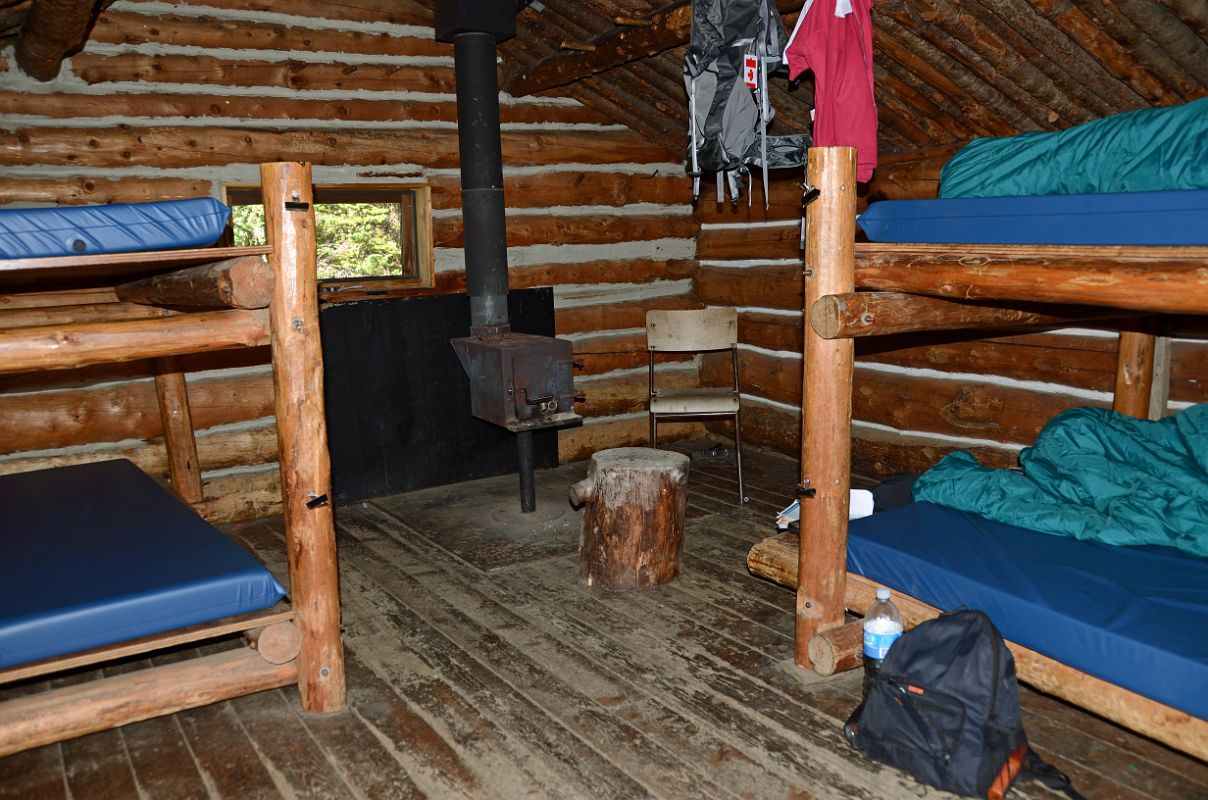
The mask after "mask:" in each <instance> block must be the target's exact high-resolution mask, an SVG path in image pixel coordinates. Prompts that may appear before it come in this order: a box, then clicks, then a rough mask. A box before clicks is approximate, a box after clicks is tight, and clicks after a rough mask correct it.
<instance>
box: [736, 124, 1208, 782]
mask: <svg viewBox="0 0 1208 800" xmlns="http://www.w3.org/2000/svg"><path fill="white" fill-rule="evenodd" d="M808 183H809V185H811V186H814V187H817V188H818V189H819V190H820V194H819V196H818V198H817V200H815V201H814V202H813V203H812V204H811V205H810V206H809V208H808V210H807V214H806V226H807V233H806V242H807V245H806V253H805V285H806V291H805V317H804V319H805V323H804V326H803V327H804V334H805V335H804V361H805V369H804V387H805V391H804V394H803V401H802V417H803V419H802V457H801V488H800V492H801V494H802V514H801V530H800V535H799V538H798V539H797V541H789V540H786V537H785V536H784V535H781V536H777V537H771V538H769V539H767V540H765V541H764V542H761V543H759V544H756V545H755V547H754V548H753V549H752V551H751V554H750V556H749V558H748V565H749V566H750V568H751V571H752V572H753V573H754V574H756V575H760V576H762V577H766V578H769V579H772V580H775V581H777V582H779V583H782V584H784V585H787V586H791V587H794V588H796V590H797V604H796V655H795V660H796V663H797V664H798V665H799V666H802V667H805V668H817V667H818V666H819V665H818V664H817V663H814V660H815V659H817V660H825V661H826V662H827V663H826V664H825V666H823V667H822V668H821V671H822V672H823V673H824V674H829V673H830V671H835V670H837V669H844V668H852V667H855V666H856V665H857V664H858V663H859V644H858V642H859V639H860V637H859V633H858V626H859V625H860V623H859V622H855V623H849V624H848V625H844V611H845V609H851V610H853V611H856V612H858V613H863V612H864V611H866V610H867V608H868V606H870V605H871V604H872V602H873V601H874V597H875V592H876V589H877V588H878V586H879V585H878V584H877V583H876V582H874V581H871V580H868V579H866V578H864V577H862V576H859V575H854V574H849V573H848V572H847V569H846V558H847V518H848V504H849V489H850V487H851V446H850V443H851V417H852V415H851V408H852V403H851V391H852V374H853V365H854V341H853V339H854V337H857V336H868V335H881V334H888V333H901V332H905V331H922V330H945V329H957V328H962V329H974V328H1002V327H1004V326H1009V325H1030V324H1037V323H1055V324H1065V323H1069V322H1074V321H1078V320H1086V319H1103V318H1113V317H1130V316H1131V317H1136V316H1137V315H1138V312H1140V313H1141V315H1142V316H1141V318H1140V319H1135V320H1131V321H1130V322H1129V324H1128V325H1127V327H1128V328H1129V330H1122V331H1121V333H1120V344H1119V351H1118V356H1117V373H1116V385H1115V400H1114V404H1113V407H1114V408H1115V410H1116V411H1119V412H1121V413H1126V414H1131V415H1134V416H1139V417H1142V418H1144V417H1145V416H1146V415H1147V413H1148V410H1149V405H1150V396H1151V387H1152V381H1153V365H1154V353H1155V336H1154V335H1153V332H1152V331H1153V330H1154V328H1153V327H1152V326H1151V324H1150V321H1149V320H1147V319H1145V317H1144V316H1143V315H1144V314H1147V313H1148V314H1155V313H1184V314H1208V247H1083V246H1079V247H1072V246H1022V245H1012V246H984V245H918V244H913V245H912V244H865V243H856V242H855V217H856V157H855V150H854V149H852V148H845V147H834V148H814V149H812V150H811V151H810V154H809V167H808ZM857 288H860V289H865V290H875V291H871V292H870V291H864V292H860V293H858V294H857V293H856V292H855V290H856V289H857ZM960 300H980V301H986V302H983V303H979V304H978V305H975V306H972V305H969V304H966V303H961V302H958V301H960ZM1044 303H1054V304H1056V303H1060V304H1078V305H1077V306H1076V307H1074V306H1070V305H1060V306H1058V305H1054V306H1051V309H1052V311H1051V313H1050V312H1048V311H1047V310H1046V307H1045V306H1043V305H1042V306H1039V308H1040V309H1041V310H1039V311H1038V310H1037V308H1038V307H1037V306H1036V305H1034V304H1044ZM895 592H897V590H896V589H895ZM898 596H899V598H900V600H899V607H900V608H901V610H902V613H903V617H904V618H905V621H906V623H907V624H908V625H913V624H917V623H918V622H921V621H923V620H924V619H928V618H931V617H934V616H936V615H938V613H939V611H938V610H937V609H935V608H932V607H931V606H929V605H927V604H925V603H922V602H920V601H918V600H916V599H914V598H911V597H902V596H901V594H900V592H899V593H898ZM820 645H824V646H820ZM1008 645H1009V646H1010V647H1011V649H1012V652H1013V653H1014V654H1015V659H1016V667H1017V670H1018V675H1019V678H1020V679H1021V680H1023V681H1025V682H1026V683H1029V684H1031V685H1033V686H1035V687H1036V688H1038V689H1040V690H1041V691H1044V692H1047V693H1049V694H1053V695H1056V696H1058V697H1061V698H1063V699H1065V700H1068V701H1070V702H1072V703H1074V704H1075V705H1079V706H1081V707H1083V708H1085V709H1087V710H1089V711H1092V712H1094V713H1096V714H1099V715H1101V716H1103V717H1106V718H1108V719H1110V720H1113V721H1115V722H1117V723H1119V724H1121V725H1123V726H1124V727H1127V728H1130V729H1132V730H1135V731H1137V732H1138V733H1141V734H1144V735H1146V736H1150V737H1152V738H1154V739H1157V740H1159V741H1161V742H1163V743H1165V744H1167V745H1169V746H1171V747H1174V748H1176V749H1179V750H1182V751H1184V752H1186V753H1189V754H1191V755H1194V756H1196V757H1198V758H1200V759H1205V760H1208V721H1205V720H1203V719H1199V718H1197V717H1193V716H1191V715H1189V714H1187V713H1185V712H1183V711H1180V710H1177V709H1174V708H1171V707H1170V706H1167V705H1164V704H1162V703H1158V702H1156V701H1154V700H1151V699H1149V698H1146V697H1144V696H1141V695H1139V694H1136V693H1134V692H1132V691H1129V690H1127V689H1124V688H1122V687H1120V686H1116V685H1114V684H1111V683H1108V682H1107V681H1104V680H1101V679H1099V678H1096V677H1094V676H1091V675H1087V674H1085V673H1083V672H1081V671H1079V670H1076V669H1074V668H1072V667H1069V666H1068V665H1065V664H1062V663H1059V662H1057V661H1054V660H1053V659H1050V658H1048V657H1046V656H1044V655H1042V654H1040V653H1037V652H1035V651H1032V650H1029V649H1027V648H1024V647H1020V646H1018V645H1016V644H1014V643H1008ZM811 652H812V653H813V654H814V656H815V659H811ZM823 654H826V656H827V657H826V658H825V659H822V655H823Z"/></svg>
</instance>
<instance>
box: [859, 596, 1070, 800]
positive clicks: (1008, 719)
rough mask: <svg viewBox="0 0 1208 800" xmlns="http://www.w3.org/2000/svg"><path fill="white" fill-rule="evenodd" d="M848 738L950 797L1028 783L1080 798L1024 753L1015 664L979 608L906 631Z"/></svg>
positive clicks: (993, 793)
mask: <svg viewBox="0 0 1208 800" xmlns="http://www.w3.org/2000/svg"><path fill="white" fill-rule="evenodd" d="M844 733H845V734H846V736H847V740H848V741H849V742H851V743H852V744H853V745H855V746H856V747H857V748H859V749H860V750H861V751H863V753H864V754H865V755H866V756H868V757H869V758H871V759H874V760H876V761H881V762H884V763H886V764H890V765H892V766H895V767H898V768H899V769H902V770H905V771H906V772H909V773H910V774H911V775H913V776H914V777H915V778H917V779H918V780H919V781H922V782H923V783H927V784H930V785H932V786H935V787H938V788H940V789H945V790H947V791H950V792H954V793H956V794H961V795H965V796H968V797H987V798H990V799H991V800H996V798H1002V797H1003V796H1004V795H1006V793H1007V791H1008V790H1009V789H1010V787H1011V784H1012V783H1013V782H1014V780H1015V779H1016V778H1017V777H1019V776H1024V777H1031V778H1036V779H1039V780H1041V781H1043V782H1044V783H1045V784H1046V785H1047V786H1050V787H1051V788H1054V789H1059V790H1062V791H1065V793H1066V794H1067V795H1068V796H1069V797H1071V798H1078V797H1080V795H1078V793H1077V792H1074V790H1073V789H1072V788H1070V784H1069V780H1068V779H1067V778H1066V777H1065V776H1064V775H1062V774H1061V773H1060V772H1058V771H1057V770H1055V769H1053V768H1052V767H1050V766H1049V765H1048V764H1046V763H1044V761H1042V760H1041V759H1040V758H1039V757H1038V756H1037V755H1036V754H1035V753H1033V752H1031V751H1030V750H1029V749H1028V742H1027V736H1026V735H1025V734H1024V730H1023V721H1022V719H1021V715H1020V708H1019V685H1018V684H1017V683H1016V680H1015V659H1014V657H1013V656H1012V655H1011V651H1010V650H1008V649H1007V646H1006V644H1005V643H1004V642H1003V640H1002V636H1001V635H1000V634H999V633H998V629H996V628H995V627H994V623H992V622H991V621H990V618H989V617H987V616H986V615H985V614H983V613H982V612H980V611H956V612H953V613H951V614H944V615H942V616H940V617H938V618H936V619H932V620H928V621H926V622H923V623H921V624H919V625H918V626H916V627H914V628H912V629H911V630H909V631H907V632H906V633H903V634H902V636H901V638H899V639H898V640H897V641H896V642H894V644H893V647H891V648H890V649H889V653H888V654H887V655H886V656H885V661H884V662H883V664H882V666H881V671H880V673H879V674H878V675H877V678H876V680H875V681H874V682H873V684H872V686H871V688H870V689H869V692H868V697H867V698H866V699H865V700H864V702H863V703H861V704H860V707H859V708H857V709H856V711H855V713H853V714H852V716H851V719H849V720H848V721H847V724H846V725H845V726H844Z"/></svg>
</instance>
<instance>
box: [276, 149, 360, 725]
mask: <svg viewBox="0 0 1208 800" xmlns="http://www.w3.org/2000/svg"><path fill="white" fill-rule="evenodd" d="M260 182H261V185H262V187H263V190H264V221H265V227H266V229H267V232H268V242H269V244H270V245H272V247H273V253H272V256H271V259H272V265H273V271H274V273H275V276H276V277H275V285H274V292H273V301H272V305H271V306H270V307H269V308H270V311H271V316H272V329H273V333H272V346H273V384H274V388H275V389H276V414H277V445H278V450H279V458H280V464H281V488H282V494H283V496H284V501H285V527H286V545H287V548H288V550H289V572H290V587H289V593H290V598H291V600H292V602H293V606H294V613H295V621H296V622H297V624H298V628H299V629H300V630H301V632H302V652H301V654H300V655H299V657H298V688H299V690H300V692H301V695H302V707H303V708H304V709H306V710H307V711H335V710H338V709H340V708H342V707H343V706H344V698H345V687H344V652H343V649H342V646H341V644H340V593H339V582H338V581H339V576H338V572H337V569H336V543H335V526H334V523H333V519H332V508H331V461H330V457H329V455H328V451H327V424H326V420H325V418H324V408H323V352H322V348H321V347H320V344H319V305H318V289H317V278H316V274H315V216H314V199H313V196H312V191H311V182H310V165H309V164H299V163H280V164H263V165H261V167H260Z"/></svg>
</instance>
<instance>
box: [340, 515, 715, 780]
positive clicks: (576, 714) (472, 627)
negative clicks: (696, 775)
mask: <svg viewBox="0 0 1208 800" xmlns="http://www.w3.org/2000/svg"><path fill="white" fill-rule="evenodd" d="M350 529H352V530H356V529H357V526H354V525H352V524H350V521H349V520H348V519H347V518H345V519H343V520H341V530H342V531H349V530H350ZM342 545H343V547H344V553H345V555H346V557H350V558H351V559H352V560H353V562H354V564H355V566H356V568H357V569H359V570H361V571H363V572H364V573H365V574H366V575H367V576H369V577H370V578H371V579H372V580H373V581H374V583H376V584H377V585H379V586H381V587H383V588H384V589H386V591H388V592H389V593H390V594H391V595H392V596H393V597H394V598H395V599H396V600H399V601H400V602H403V601H405V602H406V603H407V604H408V605H410V606H412V607H413V608H415V609H416V610H417V612H418V613H421V614H422V615H423V616H424V618H425V619H426V620H427V621H428V622H430V623H431V624H432V625H433V626H435V627H436V628H438V629H439V630H440V632H441V633H442V634H443V635H444V636H446V637H448V638H449V639H450V641H452V642H454V643H455V644H456V645H457V646H459V647H461V648H463V649H465V650H467V651H470V650H473V651H474V653H475V655H476V656H477V658H479V659H480V660H481V661H482V663H483V664H484V665H485V666H487V667H488V668H489V669H491V670H492V671H493V672H494V673H495V674H496V675H497V676H499V678H500V679H501V680H503V681H505V682H506V684H507V685H508V686H509V687H511V689H512V691H513V692H514V693H515V695H516V696H517V698H521V697H522V698H523V699H524V702H525V704H526V705H527V704H530V703H531V704H532V706H534V708H533V709H532V711H533V713H534V716H535V717H536V718H538V719H540V718H544V719H545V720H546V721H547V722H546V724H547V725H548V726H549V728H550V729H551V730H552V731H554V735H555V736H557V737H559V738H562V739H563V742H562V743H561V744H558V745H555V744H554V742H552V741H551V740H550V738H549V737H543V740H542V750H545V749H547V748H550V747H551V745H554V746H555V747H556V748H557V749H559V750H561V749H564V748H566V747H567V746H568V745H569V746H571V747H572V748H573V749H574V750H575V751H577V752H578V753H579V755H578V756H577V757H582V755H583V754H585V753H586V752H587V751H588V750H589V749H593V750H598V751H600V754H601V755H602V756H604V757H605V758H609V757H610V756H611V757H612V758H609V761H608V762H607V763H606V764H605V762H599V763H598V764H597V765H596V766H597V767H598V768H599V769H600V772H599V773H598V774H597V775H595V776H594V778H595V780H597V781H599V785H598V786H595V787H593V788H594V789H595V790H596V791H600V792H601V794H603V792H605V791H609V788H608V787H609V782H612V783H613V784H614V786H613V787H612V788H613V789H615V791H616V795H615V796H618V797H624V796H627V794H628V795H633V794H645V793H647V792H649V791H650V788H649V784H650V783H657V780H659V779H662V780H668V781H672V782H673V783H674V785H684V784H686V783H689V782H690V781H689V780H688V779H689V778H690V777H692V776H691V775H690V774H687V773H685V772H684V771H682V770H678V769H676V765H675V764H674V763H673V762H672V760H671V759H670V758H668V754H666V753H661V752H660V751H659V749H658V748H657V747H656V746H654V745H653V744H652V743H650V742H643V741H642V738H643V737H642V736H641V734H640V732H638V731H636V730H634V729H631V728H626V727H625V726H622V725H619V724H618V723H617V721H616V720H614V719H612V718H611V716H610V715H608V714H607V713H606V712H602V711H600V710H599V709H597V708H595V707H593V704H592V703H591V701H590V699H589V698H587V697H585V696H584V695H583V694H582V693H580V692H578V691H575V690H574V688H573V687H570V686H567V685H566V684H564V683H563V682H562V681H561V680H559V679H558V676H556V675H553V674H551V673H550V672H548V671H547V670H545V669H543V668H542V667H541V665H540V664H538V663H537V662H536V661H534V660H533V659H532V658H531V657H530V656H528V655H527V654H525V653H523V652H521V651H519V650H517V649H516V648H514V647H512V646H511V645H509V644H508V643H507V642H506V641H505V640H504V639H503V638H501V637H500V636H498V635H495V634H493V633H492V632H491V630H490V629H489V628H485V627H483V626H481V625H478V624H476V623H475V622H474V621H473V620H472V619H471V618H470V617H469V616H468V615H467V614H465V613H464V612H463V611H461V610H460V609H459V608H458V607H455V606H454V605H453V604H452V603H449V602H447V601H445V600H443V598H440V597H439V596H437V595H434V594H431V593H430V592H429V591H428V590H427V589H426V588H425V587H424V586H423V584H421V583H419V582H418V581H417V580H415V579H414V578H413V577H412V576H411V575H406V574H405V573H403V572H401V571H399V570H396V569H395V568H394V566H393V565H392V564H390V563H389V561H387V560H386V559H383V558H381V557H380V556H378V555H376V554H375V553H374V552H373V547H372V542H370V543H366V542H364V541H362V540H361V539H359V538H357V536H356V534H355V533H353V534H351V535H349V536H347V537H346V538H344V539H342ZM392 549H393V550H394V551H396V552H397V547H393V545H392ZM459 599H460V600H462V601H465V602H473V600H474V599H475V598H473V597H472V596H466V595H464V594H463V595H462V597H460V598H459ZM462 605H464V603H462ZM583 728H591V729H594V733H595V735H594V736H593V737H592V741H591V742H590V744H589V743H588V742H586V741H584V740H583V738H582V737H581V736H580V735H579V733H578V732H579V731H580V730H582V729H583ZM614 740H617V741H625V740H628V744H629V746H630V747H631V748H632V750H631V751H630V750H626V749H624V748H622V749H621V750H620V753H619V754H620V755H623V756H627V757H628V758H629V762H628V763H627V764H625V765H624V766H625V767H627V768H628V769H622V768H621V767H620V766H616V765H615V763H614V762H615V758H616V756H617V755H618V752H617V751H616V750H615V749H614V748H610V747H608V746H607V745H608V743H609V742H610V741H614ZM562 758H564V757H563V756H560V757H559V759H560V760H561V759H562ZM592 760H594V759H590V758H589V759H587V761H588V764H585V765H584V767H588V765H589V764H590V762H591V761H592ZM576 771H578V768H576ZM593 771H594V770H593ZM610 774H611V777H610ZM582 777H583V778H584V779H585V782H584V789H587V788H588V787H589V786H592V784H593V780H592V778H593V776H590V775H583V776H582ZM631 781H637V783H631ZM653 788H655V789H657V788H658V787H657V785H656V786H655V787H653ZM701 788H702V790H704V791H707V792H708V791H712V792H717V793H721V792H722V789H721V787H711V786H708V785H707V784H705V785H702V787H701Z"/></svg>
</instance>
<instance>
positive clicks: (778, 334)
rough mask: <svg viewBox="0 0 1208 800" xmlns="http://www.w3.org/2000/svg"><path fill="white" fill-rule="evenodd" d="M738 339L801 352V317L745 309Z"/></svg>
mask: <svg viewBox="0 0 1208 800" xmlns="http://www.w3.org/2000/svg"><path fill="white" fill-rule="evenodd" d="M738 341H739V342H741V343H742V344H751V345H755V346H756V347H762V348H764V349H766V350H783V351H788V352H795V353H800V352H801V349H802V346H801V317H800V316H796V315H792V314H772V313H767V312H763V311H743V312H741V313H739V315H738ZM858 344H859V343H857V345H858Z"/></svg>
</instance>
